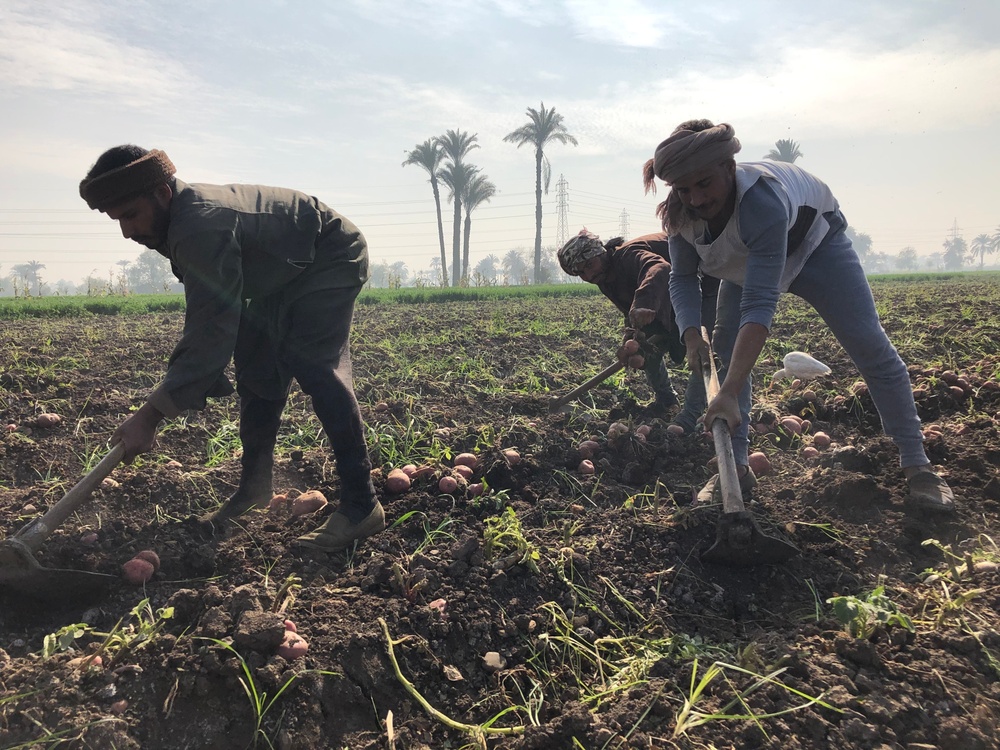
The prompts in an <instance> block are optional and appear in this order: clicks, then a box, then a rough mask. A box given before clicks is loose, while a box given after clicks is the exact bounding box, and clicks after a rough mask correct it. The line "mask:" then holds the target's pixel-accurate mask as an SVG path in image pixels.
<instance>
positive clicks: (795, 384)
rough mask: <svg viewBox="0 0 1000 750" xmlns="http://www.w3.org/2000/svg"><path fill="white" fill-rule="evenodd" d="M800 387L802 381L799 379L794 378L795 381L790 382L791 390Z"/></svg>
mask: <svg viewBox="0 0 1000 750" xmlns="http://www.w3.org/2000/svg"><path fill="white" fill-rule="evenodd" d="M801 385H802V381H801V380H800V379H799V378H795V380H793V381H792V388H793V389H795V388H798V387H799V386H801Z"/></svg>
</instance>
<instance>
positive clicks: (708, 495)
mask: <svg viewBox="0 0 1000 750" xmlns="http://www.w3.org/2000/svg"><path fill="white" fill-rule="evenodd" d="M737 471H739V469H738V468H737ZM756 486H757V477H756V476H755V475H754V473H753V469H751V468H750V467H749V466H748V467H747V473H746V474H745V475H744V476H742V477H740V491H741V492H742V493H743V500H744V501H745V502H748V501H749V500H750V495H751V493H752V492H753V488H754V487H756ZM721 502H722V486H721V485H720V484H719V475H718V474H713V475H712V478H711V479H709V480H708V481H707V482H706V483H705V486H704V487H702V488H701V490H699V492H698V496H697V497H696V498H695V500H694V502H693V503H691V505H692V507H696V506H699V505H708V504H709V503H721Z"/></svg>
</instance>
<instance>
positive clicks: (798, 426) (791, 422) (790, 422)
mask: <svg viewBox="0 0 1000 750" xmlns="http://www.w3.org/2000/svg"><path fill="white" fill-rule="evenodd" d="M781 426H782V427H783V428H784V429H785V430H787V431H788V432H791V433H792V434H794V435H801V434H802V423H801V422H798V421H796V420H795V419H793V418H792V417H785V418H784V419H782V420H781Z"/></svg>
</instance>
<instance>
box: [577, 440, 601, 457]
mask: <svg viewBox="0 0 1000 750" xmlns="http://www.w3.org/2000/svg"><path fill="white" fill-rule="evenodd" d="M576 449H577V450H578V451H580V456H581V457H583V458H593V457H594V456H595V455H597V451H599V450H600V449H601V444H600V443H598V442H597V441H596V440H584V441H583V442H582V443H580V444H579V445H578V446H576Z"/></svg>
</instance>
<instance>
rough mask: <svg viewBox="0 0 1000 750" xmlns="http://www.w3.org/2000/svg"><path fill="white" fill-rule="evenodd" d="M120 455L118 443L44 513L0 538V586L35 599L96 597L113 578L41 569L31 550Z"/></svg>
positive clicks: (122, 453)
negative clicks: (12, 533) (10, 534)
mask: <svg viewBox="0 0 1000 750" xmlns="http://www.w3.org/2000/svg"><path fill="white" fill-rule="evenodd" d="M124 456H125V447H124V446H123V445H122V444H121V443H119V444H118V445H116V446H114V447H113V448H112V449H111V451H110V452H109V453H108V455H106V456H105V457H104V458H103V459H102V460H101V462H100V463H99V464H98V465H97V466H95V467H94V468H93V469H92V470H91V471H90V473H88V474H87V475H86V476H85V477H84V478H83V479H81V480H80V481H79V482H77V484H76V485H74V486H73V488H72V489H70V491H69V492H67V493H66V494H65V495H64V496H63V498H62V499H61V500H60V501H59V502H57V503H56V504H55V505H53V506H52V507H51V508H49V510H48V512H46V513H45V515H43V516H42V517H41V518H36V519H34V520H32V521H31V522H29V523H28V524H27V525H25V526H24V528H22V529H21V530H20V531H18V532H17V533H16V534H15V535H14V536H12V537H9V538H7V539H4V540H3V541H0V586H2V587H4V588H6V589H10V590H12V591H15V592H17V593H18V594H24V595H27V596H31V597H33V598H36V599H43V600H47V601H59V600H77V599H89V598H92V597H94V596H96V595H97V594H99V593H100V592H101V591H103V589H104V587H105V586H107V584H108V583H110V582H111V581H112V580H114V579H115V577H114V576H109V575H105V574H103V573H90V572H87V571H82V570H63V569H59V568H45V567H43V566H42V565H40V564H39V562H38V561H37V560H36V559H35V553H36V552H37V551H38V549H39V547H41V545H42V543H43V542H44V541H45V540H46V539H48V537H49V535H50V534H51V533H52V532H53V531H55V530H56V529H57V528H58V527H59V525H60V524H62V522H63V521H65V520H66V519H67V518H68V517H69V516H70V515H72V514H73V513H74V512H75V511H76V510H77V508H79V507H80V506H81V505H82V504H83V503H84V502H85V501H86V500H87V499H88V498H89V497H90V495H91V493H92V492H93V491H94V488H95V487H97V485H99V484H100V483H101V482H102V481H103V480H104V478H105V477H106V476H108V474H110V473H111V471H112V470H113V469H114V468H115V467H116V466H117V465H118V464H119V463H121V460H122V458H123V457H124Z"/></svg>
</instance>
